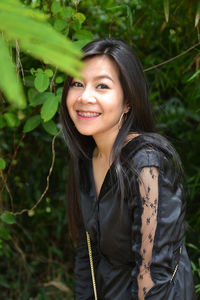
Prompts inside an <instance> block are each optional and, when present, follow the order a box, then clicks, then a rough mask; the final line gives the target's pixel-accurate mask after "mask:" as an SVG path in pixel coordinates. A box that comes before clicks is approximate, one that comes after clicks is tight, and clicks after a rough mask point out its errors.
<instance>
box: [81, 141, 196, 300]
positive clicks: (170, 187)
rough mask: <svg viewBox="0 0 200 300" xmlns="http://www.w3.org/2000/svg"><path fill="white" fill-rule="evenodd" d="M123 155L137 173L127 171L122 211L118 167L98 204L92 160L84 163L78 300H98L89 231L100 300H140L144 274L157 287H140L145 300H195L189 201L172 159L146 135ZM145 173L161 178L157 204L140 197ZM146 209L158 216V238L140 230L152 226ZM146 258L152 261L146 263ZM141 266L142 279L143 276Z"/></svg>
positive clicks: (163, 147) (82, 170) (112, 169)
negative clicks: (187, 219) (155, 172)
mask: <svg viewBox="0 0 200 300" xmlns="http://www.w3.org/2000/svg"><path fill="white" fill-rule="evenodd" d="M122 151H123V154H124V155H125V157H126V158H127V161H128V162H129V163H130V165H131V166H132V167H133V168H134V172H133V171H132V170H131V168H129V167H127V170H126V175H127V176H128V177H129V181H130V184H129V186H128V185H127V187H126V196H125V198H124V199H123V206H121V205H122V201H121V197H120V194H119V193H118V192H117V182H116V178H115V170H114V166H113V165H111V167H110V169H109V171H108V172H107V174H106V177H105V179H104V182H103V185H102V187H101V191H100V195H99V197H98V198H97V196H96V189H95V183H94V178H93V170H92V160H86V159H85V160H81V161H80V191H81V199H80V205H81V213H82V217H83V224H82V227H81V228H80V239H79V243H78V246H77V249H76V260H75V299H77V300H86V299H87V300H89V299H91V300H93V299H94V294H93V286H92V280H91V272H90V265H89V257H88V249H87V242H86V235H85V231H86V230H87V231H88V232H89V234H90V237H91V241H92V249H93V260H94V269H95V277H96V285H97V294H98V299H101V300H130V299H132V300H137V299H139V298H138V287H139V286H138V280H142V279H143V274H144V276H145V272H146V273H148V274H149V275H150V278H151V280H152V282H153V283H154V285H153V287H151V288H150V289H148V288H146V287H145V286H143V285H141V286H142V287H143V288H142V290H143V291H142V293H143V294H144V299H146V300H147V299H148V300H161V299H166V300H194V299H195V294H194V286H193V279H192V273H191V267H190V261H189V259H188V256H187V253H186V249H185V246H184V244H183V238H184V215H185V200H184V194H183V189H182V185H181V183H180V181H179V179H178V176H177V174H176V171H175V168H174V165H173V163H172V159H171V158H170V157H171V153H170V151H169V150H167V148H166V147H165V146H162V145H160V147H159V145H158V144H157V145H156V144H155V140H154V138H152V137H149V136H145V135H141V136H138V137H136V138H134V139H133V140H132V141H130V142H129V143H127V144H126V146H124V148H123V149H122ZM144 168H149V172H150V174H152V170H155V169H154V168H156V170H158V172H159V173H158V174H159V175H158V181H157V185H158V186H157V190H158V199H154V200H153V201H152V202H147V201H146V200H145V199H147V200H149V199H148V194H146V198H145V197H142V195H141V190H140V184H141V183H140V182H139V180H138V175H137V174H141V171H142V170H145V169H144ZM151 168H153V169H151ZM153 176H154V175H153ZM153 176H152V178H153ZM144 178H145V177H144ZM148 190H150V188H149V187H148ZM147 193H148V192H147ZM148 203H149V206H148ZM145 209H147V210H146V212H147V214H148V212H150V211H152V212H155V213H156V214H154V213H152V214H151V216H152V215H154V216H152V218H154V219H152V220H154V225H152V228H153V229H155V234H153V235H152V234H148V236H147V237H146V238H144V237H143V234H142V230H143V229H142V226H147V227H146V228H147V229H148V228H149V227H148V224H150V222H152V220H151V218H150V217H149V216H148V215H147V218H146V219H144V218H143V217H144V215H142V214H143V212H144V210H145ZM151 209H152V210H151ZM121 211H122V213H121ZM142 216H143V217H142ZM155 221H156V224H155ZM144 228H145V227H144ZM143 242H144V243H145V247H144V245H143ZM143 248H144V249H143ZM143 253H144V256H143ZM146 253H147V254H148V257H150V258H151V260H150V261H149V262H148V263H147V262H146V260H145V255H146ZM142 264H143V265H144V272H143V273H142V271H141V270H140V266H141V265H142ZM140 271H141V272H140ZM140 273H141V274H140ZM147 281H148V280H147ZM139 300H140V299H139Z"/></svg>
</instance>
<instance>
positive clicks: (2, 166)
mask: <svg viewBox="0 0 200 300" xmlns="http://www.w3.org/2000/svg"><path fill="white" fill-rule="evenodd" d="M5 167H6V162H5V160H4V159H3V158H2V157H0V169H1V170H4V169H5Z"/></svg>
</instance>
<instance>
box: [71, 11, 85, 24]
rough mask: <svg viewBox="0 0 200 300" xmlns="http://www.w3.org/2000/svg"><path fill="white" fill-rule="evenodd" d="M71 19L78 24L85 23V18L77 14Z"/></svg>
mask: <svg viewBox="0 0 200 300" xmlns="http://www.w3.org/2000/svg"><path fill="white" fill-rule="evenodd" d="M73 19H74V20H78V21H79V23H80V24H82V23H83V22H84V21H85V19H86V17H85V15H84V14H82V13H79V12H78V13H75V15H74V16H73Z"/></svg>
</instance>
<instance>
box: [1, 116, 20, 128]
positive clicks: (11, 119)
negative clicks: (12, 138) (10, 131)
mask: <svg viewBox="0 0 200 300" xmlns="http://www.w3.org/2000/svg"><path fill="white" fill-rule="evenodd" d="M3 116H4V119H5V120H6V122H7V125H8V126H9V127H16V126H18V125H19V123H20V121H19V119H18V118H17V116H16V115H15V114H14V113H11V112H7V113H5V114H4V115H3Z"/></svg>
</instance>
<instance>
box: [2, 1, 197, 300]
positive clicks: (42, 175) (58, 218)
mask: <svg viewBox="0 0 200 300" xmlns="http://www.w3.org/2000/svg"><path fill="white" fill-rule="evenodd" d="M8 14H9V16H8ZM199 19H200V1H196V0H190V1H189V0H174V1H173V2H172V1H167V0H152V1H145V0H125V1H120V0H115V1H114V0H101V1H100V0H98V1H97V0H96V1H95V0H82V1H79V0H72V1H67V0H58V1H52V0H24V1H21V2H19V1H18V2H17V1H15V0H8V1H5V0H1V3H0V24H1V25H0V31H1V35H0V48H1V49H2V51H1V52H0V53H1V54H0V69H1V79H0V89H1V91H2V92H0V111H1V114H0V128H1V131H0V150H1V153H0V175H1V176H0V179H1V182H0V214H1V215H0V299H6V300H14V299H20V300H26V299H32V300H33V299H35V300H36V299H37V300H49V299H56V300H57V299H58V300H59V299H73V259H74V250H73V245H72V242H71V240H70V237H69V234H68V224H67V217H66V210H67V207H66V178H67V173H68V161H69V153H68V150H67V147H66V145H65V143H64V139H63V136H62V134H61V133H60V132H59V131H60V122H59V103H60V98H61V93H62V87H63V82H64V79H65V77H66V74H65V72H68V73H70V74H77V73H78V71H79V69H80V64H79V63H77V58H78V57H79V56H80V51H79V49H80V48H81V47H82V46H83V45H85V44H86V43H87V42H89V41H91V40H93V39H96V38H102V37H113V38H119V39H123V40H124V41H126V42H128V43H129V44H130V45H131V46H132V47H133V48H134V49H135V51H136V53H137V54H138V56H139V58H140V59H141V61H142V64H143V67H144V69H145V73H146V76H147V80H148V83H149V87H150V98H151V101H152V103H153V108H154V113H155V119H156V123H157V128H158V131H159V132H160V133H161V134H164V135H165V136H166V137H168V138H169V140H170V141H171V142H172V143H173V145H174V146H175V148H176V149H177V151H178V152H179V154H180V156H181V159H182V162H183V166H184V170H185V174H186V183H185V190H186V195H187V203H188V204H187V215H186V239H185V243H186V246H187V250H188V253H189V257H190V260H191V264H192V270H193V274H194V280H195V286H196V290H197V293H198V295H199V294H200V202H199V196H200V155H199V153H200V80H199V75H200V68H199V66H200V21H199ZM33 21H34V22H36V23H37V24H36V23H32V22H33ZM48 24H49V26H48ZM45 25H46V27H44V26H45ZM52 28H53V29H54V31H53V30H52ZM48 30H49V31H48ZM66 37H67V38H68V40H67V41H68V44H66V45H65V44H64V42H63V41H64V40H65V39H66ZM70 40H71V41H73V45H72V43H70ZM4 46H5V47H4ZM62 47H65V48H62ZM73 47H76V49H78V50H77V54H75V52H76V50H74V49H75V48H73ZM6 49H7V50H6ZM64 49H66V52H65V50H64ZM6 51H7V52H6ZM59 51H60V52H59ZM58 53H59V55H58ZM63 57H64V58H63ZM65 57H66V60H65ZM169 59H171V60H170V61H169V62H167V61H168V60H169ZM9 60H10V62H9ZM11 60H12V63H11ZM9 64H10V65H9ZM159 64H162V65H161V66H159ZM157 65H158V66H157ZM16 74H17V78H18V79H19V78H21V86H20V81H19V80H18V79H16ZM25 101H26V102H27V104H25Z"/></svg>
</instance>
